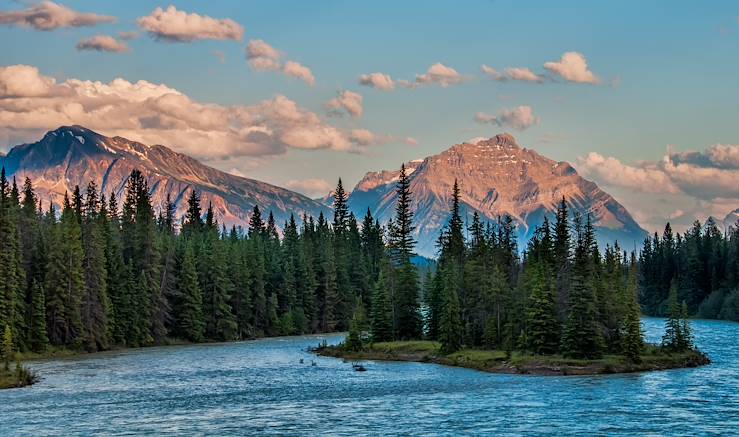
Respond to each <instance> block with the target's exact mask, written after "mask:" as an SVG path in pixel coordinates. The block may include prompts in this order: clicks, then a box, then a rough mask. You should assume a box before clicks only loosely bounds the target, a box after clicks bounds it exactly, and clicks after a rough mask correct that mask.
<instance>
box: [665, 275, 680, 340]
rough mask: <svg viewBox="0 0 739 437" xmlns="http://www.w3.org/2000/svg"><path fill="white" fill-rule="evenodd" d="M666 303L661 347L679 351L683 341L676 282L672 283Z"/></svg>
mask: <svg viewBox="0 0 739 437" xmlns="http://www.w3.org/2000/svg"><path fill="white" fill-rule="evenodd" d="M667 302H668V303H667V320H666V321H665V334H664V335H663V336H662V347H665V348H668V349H672V350H676V351H679V350H681V347H682V345H683V344H684V343H685V340H684V339H683V330H682V324H681V322H680V315H681V314H680V313H681V307H680V304H678V302H677V283H676V281H672V285H671V286H670V293H669V295H668V298H667Z"/></svg>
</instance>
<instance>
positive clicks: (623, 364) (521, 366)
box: [315, 341, 711, 375]
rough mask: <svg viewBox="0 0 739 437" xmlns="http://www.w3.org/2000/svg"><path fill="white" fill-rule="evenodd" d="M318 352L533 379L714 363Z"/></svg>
mask: <svg viewBox="0 0 739 437" xmlns="http://www.w3.org/2000/svg"><path fill="white" fill-rule="evenodd" d="M315 352H316V353H318V354H319V355H323V356H329V357H336V358H343V359H346V360H349V361H360V360H381V361H415V362H429V363H436V364H443V365H447V366H456V367H466V368H470V369H475V370H482V371H485V372H493V373H513V374H531V375H598V374H608V373H631V372H643V371H652V370H664V369H675V368H682V367H697V366H701V365H705V364H709V363H710V362H711V361H710V360H709V359H708V357H707V356H706V355H705V354H703V353H701V352H698V351H687V352H680V353H668V352H666V351H664V350H662V349H660V348H658V347H656V346H652V345H648V346H647V347H646V349H645V350H644V353H643V355H642V360H641V362H640V363H632V362H629V361H628V360H627V359H626V358H625V357H624V356H622V355H605V356H603V357H602V358H600V359H597V360H581V359H572V358H565V357H562V356H560V355H545V356H542V355H528V354H523V353H519V352H513V353H512V354H511V356H510V357H509V356H507V354H506V352H504V351H499V350H478V349H463V350H461V351H458V352H455V353H453V354H449V355H445V354H442V353H441V351H440V345H439V343H437V342H433V341H396V342H389V343H374V344H371V345H369V346H367V347H366V348H364V349H363V350H362V351H358V352H355V351H347V350H345V349H344V348H343V347H342V346H341V345H340V346H325V347H321V348H318V349H316V350H315Z"/></svg>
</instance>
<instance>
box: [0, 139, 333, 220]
mask: <svg viewBox="0 0 739 437" xmlns="http://www.w3.org/2000/svg"><path fill="white" fill-rule="evenodd" d="M0 165H3V166H5V168H6V170H7V172H8V175H9V176H10V175H15V176H17V177H18V178H19V179H21V180H22V179H23V178H24V177H26V176H28V177H29V178H31V181H32V182H33V184H34V187H35V189H36V191H37V193H38V195H39V198H40V199H42V201H43V202H44V203H46V202H49V201H51V202H53V203H55V204H57V205H59V204H60V203H61V200H62V199H63V197H64V193H65V191H66V192H70V191H72V190H73V189H74V186H75V185H79V186H80V187H81V188H84V187H86V186H87V184H88V183H89V182H90V181H95V183H96V184H97V186H98V188H99V189H100V190H101V192H103V193H105V194H106V195H108V194H110V193H111V192H113V193H114V194H115V195H116V196H119V197H120V196H122V195H123V193H124V191H125V185H126V181H127V179H128V176H129V175H130V174H131V171H132V170H133V169H137V170H140V171H141V172H142V173H143V174H144V176H145V177H146V179H147V182H148V184H149V187H150V195H151V198H152V202H153V204H154V206H155V207H156V208H159V207H161V206H162V205H164V202H165V199H166V197H167V195H169V196H170V198H171V199H172V200H173V201H174V202H175V206H176V208H177V211H178V214H182V213H184V210H185V209H186V203H187V197H188V196H189V194H190V193H191V192H192V190H197V191H199V192H200V193H201V199H202V202H203V205H208V204H209V203H212V204H213V207H214V209H215V212H216V217H217V219H218V221H219V223H222V224H225V225H227V226H230V225H237V226H238V225H246V224H247V223H248V218H249V214H250V213H251V210H252V208H253V207H254V205H259V207H260V208H261V209H263V210H264V211H265V212H267V211H272V212H273V214H274V215H275V219H276V220H277V221H278V223H283V222H284V221H285V220H287V219H289V217H290V214H291V213H294V214H295V216H296V218H297V219H299V218H300V216H302V215H303V213H306V214H308V215H313V216H316V217H317V216H318V214H319V213H320V212H323V213H324V214H328V213H329V212H330V210H329V209H328V208H327V207H326V206H324V205H322V204H320V203H319V202H316V201H314V200H311V199H309V198H307V197H306V196H303V195H302V194H298V193H295V192H292V191H289V190H286V189H284V188H280V187H276V186H274V185H270V184H267V183H264V182H260V181H256V180H253V179H248V178H244V177H240V176H235V175H232V174H228V173H225V172H222V171H220V170H217V169H215V168H212V167H209V166H207V165H205V164H203V163H201V162H199V161H197V160H195V159H193V158H191V157H189V156H187V155H184V154H181V153H177V152H175V151H173V150H171V149H169V148H167V147H165V146H161V145H155V146H148V145H145V144H143V143H139V142H136V141H131V140H128V139H126V138H123V137H112V138H111V137H107V136H104V135H101V134H99V133H97V132H94V131H92V130H89V129H87V128H85V127H82V126H62V127H59V128H58V129H55V130H52V131H49V132H47V133H46V135H44V136H43V138H42V139H41V140H39V141H38V142H35V143H29V144H22V145H19V146H15V147H13V148H12V149H11V150H10V151H9V152H8V154H7V156H2V157H0Z"/></svg>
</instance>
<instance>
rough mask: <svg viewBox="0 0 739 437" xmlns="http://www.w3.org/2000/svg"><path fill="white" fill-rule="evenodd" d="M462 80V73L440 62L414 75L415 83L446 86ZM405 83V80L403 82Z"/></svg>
mask: <svg viewBox="0 0 739 437" xmlns="http://www.w3.org/2000/svg"><path fill="white" fill-rule="evenodd" d="M461 82H462V75H460V74H459V73H458V72H457V70H455V69H453V68H452V67H447V66H446V65H444V64H442V63H441V62H437V63H436V64H434V65H432V66H430V67H429V69H428V70H426V73H424V74H419V75H417V76H416V82H415V83H416V84H417V85H439V86H442V87H447V86H449V85H456V84H458V83H461ZM404 83H405V84H407V82H404Z"/></svg>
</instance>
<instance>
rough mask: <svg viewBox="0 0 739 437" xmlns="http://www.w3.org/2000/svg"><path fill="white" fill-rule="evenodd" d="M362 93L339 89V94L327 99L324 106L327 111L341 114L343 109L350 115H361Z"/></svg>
mask: <svg viewBox="0 0 739 437" xmlns="http://www.w3.org/2000/svg"><path fill="white" fill-rule="evenodd" d="M362 100H363V99H362V95H361V94H359V93H355V92H353V91H348V90H347V91H341V92H339V95H338V96H336V97H334V98H333V99H331V100H329V101H328V102H327V103H326V108H327V109H328V110H329V113H331V114H336V115H341V114H342V113H343V111H346V112H347V113H348V114H349V115H351V116H352V117H357V118H358V117H361V116H362V112H363V108H362Z"/></svg>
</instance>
